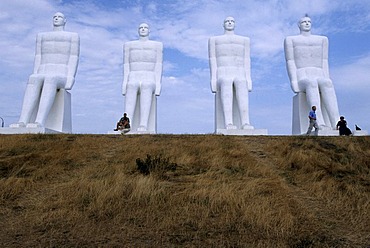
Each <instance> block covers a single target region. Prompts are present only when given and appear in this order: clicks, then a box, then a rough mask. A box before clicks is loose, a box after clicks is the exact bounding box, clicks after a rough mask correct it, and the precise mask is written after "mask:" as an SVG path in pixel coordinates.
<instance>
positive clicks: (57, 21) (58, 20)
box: [53, 12, 67, 27]
mask: <svg viewBox="0 0 370 248" xmlns="http://www.w3.org/2000/svg"><path fill="white" fill-rule="evenodd" d="M66 22H67V19H66V18H65V16H64V14H63V13H61V12H57V13H55V14H54V15H53V25H54V27H60V26H64V25H65V24H66Z"/></svg>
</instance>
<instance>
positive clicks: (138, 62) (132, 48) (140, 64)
mask: <svg viewBox="0 0 370 248" xmlns="http://www.w3.org/2000/svg"><path fill="white" fill-rule="evenodd" d="M126 46H128V52H129V61H128V62H129V65H130V73H133V72H147V73H148V72H149V73H153V72H154V71H155V66H156V63H157V56H158V52H160V51H158V49H157V47H158V46H159V42H156V41H150V40H148V41H130V42H127V43H126Z"/></svg>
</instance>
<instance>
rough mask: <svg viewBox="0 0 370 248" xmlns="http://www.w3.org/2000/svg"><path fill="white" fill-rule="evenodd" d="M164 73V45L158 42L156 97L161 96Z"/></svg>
mask: <svg viewBox="0 0 370 248" xmlns="http://www.w3.org/2000/svg"><path fill="white" fill-rule="evenodd" d="M162 71H163V44H162V43H161V42H158V45H157V61H156V63H155V95H156V96H159V95H160V94H161V80H162Z"/></svg>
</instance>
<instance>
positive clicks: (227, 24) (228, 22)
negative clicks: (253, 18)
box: [224, 17, 235, 31]
mask: <svg viewBox="0 0 370 248" xmlns="http://www.w3.org/2000/svg"><path fill="white" fill-rule="evenodd" d="M224 28H225V30H227V31H232V30H234V28H235V20H234V18H232V17H227V18H226V19H225V21H224Z"/></svg>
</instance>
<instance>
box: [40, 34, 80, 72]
mask: <svg viewBox="0 0 370 248" xmlns="http://www.w3.org/2000/svg"><path fill="white" fill-rule="evenodd" d="M74 35H77V34H75V33H70V32H64V31H60V32H59V31H58V32H47V33H41V34H39V38H40V40H39V42H41V51H40V52H41V61H40V62H41V63H40V66H39V68H38V73H40V74H62V75H67V72H68V66H67V65H68V61H69V58H70V55H71V45H72V38H73V36H74Z"/></svg>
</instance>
